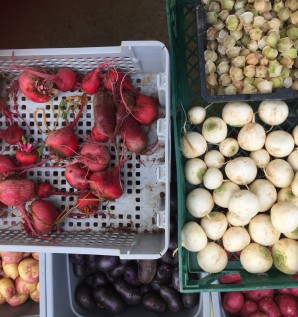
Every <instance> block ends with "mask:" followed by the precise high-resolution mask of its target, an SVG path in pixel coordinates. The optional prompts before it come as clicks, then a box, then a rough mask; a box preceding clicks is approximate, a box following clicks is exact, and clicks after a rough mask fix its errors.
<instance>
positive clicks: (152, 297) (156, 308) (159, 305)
mask: <svg viewBox="0 0 298 317" xmlns="http://www.w3.org/2000/svg"><path fill="white" fill-rule="evenodd" d="M142 303H143V306H144V307H145V308H146V309H148V310H150V311H153V312H155V313H163V312H164V311H166V309H167V305H166V303H165V301H164V300H163V299H162V298H161V296H159V295H158V294H156V293H148V294H146V295H145V296H144V297H143V301H142Z"/></svg>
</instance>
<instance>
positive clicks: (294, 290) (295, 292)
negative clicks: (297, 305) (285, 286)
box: [290, 288, 298, 297]
mask: <svg viewBox="0 0 298 317" xmlns="http://www.w3.org/2000/svg"><path fill="white" fill-rule="evenodd" d="M290 294H292V295H294V296H296V297H298V288H290Z"/></svg>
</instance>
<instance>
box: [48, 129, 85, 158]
mask: <svg viewBox="0 0 298 317" xmlns="http://www.w3.org/2000/svg"><path fill="white" fill-rule="evenodd" d="M46 145H47V147H48V149H49V151H50V152H53V153H55V154H58V155H60V156H62V157H71V156H74V155H75V154H76V153H77V152H78V147H79V145H78V138H77V136H76V135H75V133H74V131H73V128H72V127H70V126H69V127H64V128H61V129H59V130H55V131H52V132H50V134H49V135H48V137H47V140H46Z"/></svg>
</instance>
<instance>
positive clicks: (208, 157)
mask: <svg viewBox="0 0 298 317" xmlns="http://www.w3.org/2000/svg"><path fill="white" fill-rule="evenodd" d="M204 161H205V163H206V165H207V167H216V168H222V167H223V166H224V164H225V158H224V156H223V155H222V154H221V153H220V152H219V151H217V150H211V151H209V152H207V153H206V154H205V156H204Z"/></svg>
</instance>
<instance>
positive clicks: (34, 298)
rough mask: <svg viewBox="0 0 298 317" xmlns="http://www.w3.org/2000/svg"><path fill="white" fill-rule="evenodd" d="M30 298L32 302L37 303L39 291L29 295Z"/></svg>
mask: <svg viewBox="0 0 298 317" xmlns="http://www.w3.org/2000/svg"><path fill="white" fill-rule="evenodd" d="M30 298H31V299H32V300H33V301H34V302H37V303H38V302H39V291H38V290H37V289H36V290H35V291H34V292H33V293H31V294H30Z"/></svg>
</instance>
